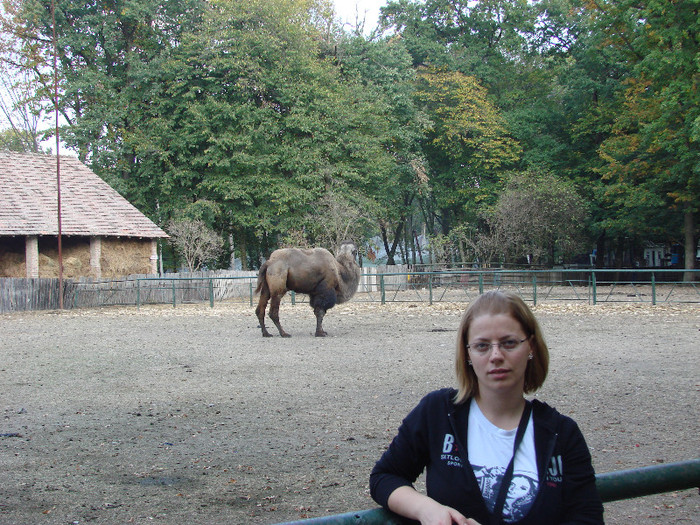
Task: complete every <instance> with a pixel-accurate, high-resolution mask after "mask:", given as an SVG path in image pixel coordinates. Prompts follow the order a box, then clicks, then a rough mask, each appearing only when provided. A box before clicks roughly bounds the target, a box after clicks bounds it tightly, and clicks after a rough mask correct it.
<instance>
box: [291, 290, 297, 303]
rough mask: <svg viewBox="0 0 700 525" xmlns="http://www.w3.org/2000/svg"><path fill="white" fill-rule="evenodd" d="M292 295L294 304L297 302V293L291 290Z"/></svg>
mask: <svg viewBox="0 0 700 525" xmlns="http://www.w3.org/2000/svg"><path fill="white" fill-rule="evenodd" d="M291 296H292V306H294V305H295V304H297V294H296V292H295V291H294V290H292V291H291Z"/></svg>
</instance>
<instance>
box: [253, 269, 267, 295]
mask: <svg viewBox="0 0 700 525" xmlns="http://www.w3.org/2000/svg"><path fill="white" fill-rule="evenodd" d="M266 274H267V261H265V262H264V263H263V265H262V266H261V267H260V270H258V286H257V288H255V293H256V294H259V293H260V292H261V291H262V290H263V289H264V288H267V279H266V278H265V275H266Z"/></svg>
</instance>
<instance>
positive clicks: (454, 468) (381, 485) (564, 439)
mask: <svg viewBox="0 0 700 525" xmlns="http://www.w3.org/2000/svg"><path fill="white" fill-rule="evenodd" d="M455 394H456V391H455V390H454V389H451V388H446V389H442V390H436V391H434V392H431V393H430V394H428V395H427V396H425V397H424V398H423V399H422V400H421V402H420V403H419V404H418V406H416V408H414V409H413V410H412V411H411V412H410V413H409V414H408V416H406V418H405V419H404V421H403V423H402V425H401V426H400V428H399V432H398V434H397V436H396V437H395V438H394V440H393V441H392V443H391V445H390V446H389V448H388V449H387V451H386V452H385V453H384V454H383V455H382V457H381V458H380V460H379V461H378V462H377V464H376V465H375V467H374V469H373V470H372V474H371V475H370V490H371V493H372V497H373V498H374V500H375V501H376V502H377V503H379V504H380V505H382V506H383V507H384V508H388V506H387V501H388V499H389V495H390V494H391V493H392V492H393V491H394V490H396V489H397V488H399V487H401V486H404V485H409V486H412V484H413V482H415V480H416V479H417V478H418V476H419V475H420V474H421V473H422V472H423V470H424V469H426V491H427V495H428V496H430V497H431V498H433V499H434V500H436V501H438V502H439V503H441V504H443V505H447V506H449V507H452V508H454V509H457V510H458V511H459V512H461V513H462V514H464V515H465V516H466V517H468V518H473V519H475V520H476V521H478V522H479V523H482V524H488V523H490V520H491V515H490V513H489V511H488V509H487V507H486V503H485V502H484V499H483V497H482V495H481V490H480V489H479V486H478V484H477V481H476V476H475V475H474V472H473V470H472V468H471V465H470V463H469V460H468V458H467V422H468V418H469V405H470V401H471V400H467V401H466V402H465V403H462V404H459V405H455V404H454V402H453V399H454V397H455ZM532 418H533V423H534V433H535V452H536V455H537V471H538V478H539V487H538V492H537V497H536V499H535V501H534V503H533V505H532V508H531V509H530V511H529V512H528V514H527V515H526V516H525V517H524V518H523V519H521V520H519V521H517V522H514V523H517V524H518V525H530V524H532V525H542V524H547V525H557V524H559V525H563V524H574V523H576V524H601V523H603V504H602V502H601V499H600V496H599V495H598V491H597V489H596V485H595V472H594V471H593V466H592V464H591V455H590V452H589V451H588V446H587V445H586V442H585V440H584V437H583V434H582V433H581V431H580V430H579V428H578V425H577V424H576V423H575V422H574V421H573V420H572V419H571V418H569V417H566V416H564V415H562V414H560V413H559V412H557V411H556V410H555V409H554V408H552V407H550V406H549V405H547V404H545V403H542V402H540V401H537V400H534V401H533V402H532ZM446 436H447V437H446Z"/></svg>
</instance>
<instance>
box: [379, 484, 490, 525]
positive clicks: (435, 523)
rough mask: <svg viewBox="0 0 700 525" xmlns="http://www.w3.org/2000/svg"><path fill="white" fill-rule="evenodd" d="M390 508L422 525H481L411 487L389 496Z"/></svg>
mask: <svg viewBox="0 0 700 525" xmlns="http://www.w3.org/2000/svg"><path fill="white" fill-rule="evenodd" d="M388 507H389V509H390V510H391V511H393V512H395V513H396V514H399V515H400V516H404V517H406V518H410V519H413V520H417V521H419V522H420V523H421V525H453V524H454V523H456V524H457V525H479V524H478V523H477V522H476V521H474V520H472V519H468V518H466V517H464V516H463V515H462V514H461V513H459V512H457V511H456V510H455V509H453V508H451V507H446V506H445V505H441V504H440V503H438V502H437V501H435V500H434V499H432V498H429V497H428V496H425V495H423V494H421V493H420V492H418V491H416V490H415V489H414V488H413V487H409V486H403V487H399V488H397V489H396V490H394V492H392V493H391V495H390V496H389V501H388Z"/></svg>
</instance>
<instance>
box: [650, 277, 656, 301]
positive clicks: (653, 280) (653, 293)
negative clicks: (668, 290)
mask: <svg viewBox="0 0 700 525" xmlns="http://www.w3.org/2000/svg"><path fill="white" fill-rule="evenodd" d="M651 304H654V305H655V304H656V276H655V275H654V272H651Z"/></svg>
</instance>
